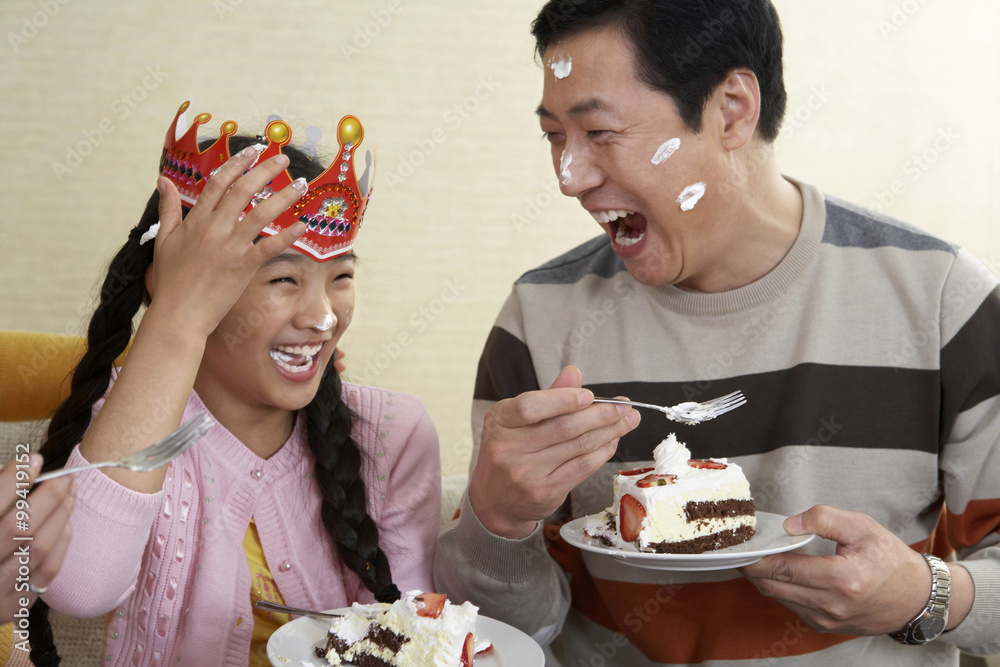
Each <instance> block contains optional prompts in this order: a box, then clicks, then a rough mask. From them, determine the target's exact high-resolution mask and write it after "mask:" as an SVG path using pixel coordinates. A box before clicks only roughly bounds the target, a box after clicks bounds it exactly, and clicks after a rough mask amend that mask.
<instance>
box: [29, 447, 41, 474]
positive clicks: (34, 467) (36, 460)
mask: <svg viewBox="0 0 1000 667" xmlns="http://www.w3.org/2000/svg"><path fill="white" fill-rule="evenodd" d="M28 466H29V467H30V468H31V472H33V473H37V472H38V471H39V470H41V469H42V455H41V454H39V453H37V452H36V453H34V454H32V455H31V457H30V459H29V462H28Z"/></svg>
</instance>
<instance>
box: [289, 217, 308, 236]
mask: <svg viewBox="0 0 1000 667" xmlns="http://www.w3.org/2000/svg"><path fill="white" fill-rule="evenodd" d="M292 233H293V234H295V235H296V236H302V235H303V234H305V233H306V223H304V222H302V221H301V220H296V221H295V222H294V223H292Z"/></svg>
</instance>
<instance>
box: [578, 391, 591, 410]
mask: <svg viewBox="0 0 1000 667" xmlns="http://www.w3.org/2000/svg"><path fill="white" fill-rule="evenodd" d="M576 400H577V403H578V404H579V406H580V407H581V408H582V407H584V406H587V405H590V404H591V403H593V402H594V392H592V391H590V390H589V389H581V390H580V393H579V394H577V395H576Z"/></svg>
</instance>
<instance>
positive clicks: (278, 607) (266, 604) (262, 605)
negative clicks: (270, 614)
mask: <svg viewBox="0 0 1000 667" xmlns="http://www.w3.org/2000/svg"><path fill="white" fill-rule="evenodd" d="M253 606H255V607H257V609H263V610H264V611H278V612H281V613H283V614H295V615H297V616H313V617H315V618H340V617H341V616H343V615H344V614H336V613H333V612H329V611H314V610H312V609H300V608H299V607H289V606H288V605H287V604H278V603H277V602H271V601H270V600H257V601H256V602H254V603H253Z"/></svg>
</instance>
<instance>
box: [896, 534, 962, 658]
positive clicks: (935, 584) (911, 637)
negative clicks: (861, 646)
mask: <svg viewBox="0 0 1000 667" xmlns="http://www.w3.org/2000/svg"><path fill="white" fill-rule="evenodd" d="M921 555H922V556H923V557H924V560H926V561H927V565H928V567H930V570H931V593H930V599H928V601H927V604H926V605H925V606H924V608H923V609H922V610H921V612H920V613H919V614H917V616H916V617H914V618H913V620H911V621H910V622H909V623H907V624H906V625H905V626H904V627H903V628H902V629H901V630H898V631H896V632H891V633H889V636H890V637H892V638H893V639H895V640H896V641H898V642H899V643H901V644H926V643H928V642H931V641H934V640H935V639H937V638H938V637H940V636H941V633H942V632H944V630H945V627H946V626H947V625H948V607H949V605H950V603H951V570H949V569H948V564H947V563H945V562H944V561H943V560H941V559H940V558H938V557H937V556H932V555H930V554H921Z"/></svg>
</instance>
